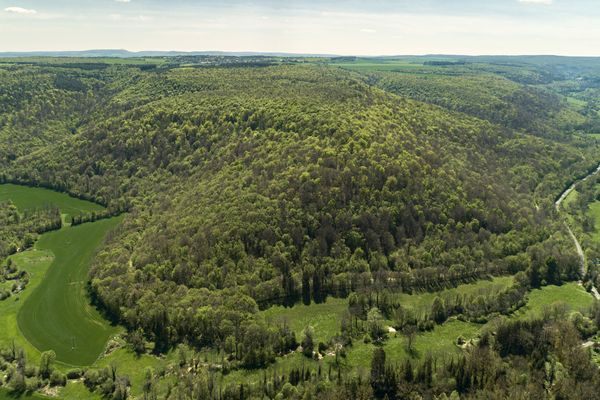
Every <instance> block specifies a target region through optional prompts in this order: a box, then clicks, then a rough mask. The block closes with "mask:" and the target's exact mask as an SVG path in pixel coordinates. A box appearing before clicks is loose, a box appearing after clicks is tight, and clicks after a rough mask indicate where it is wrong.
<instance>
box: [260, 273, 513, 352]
mask: <svg viewBox="0 0 600 400" xmlns="http://www.w3.org/2000/svg"><path fill="white" fill-rule="evenodd" d="M512 283H513V277H512V276H507V277H497V278H493V279H491V280H481V281H477V282H474V283H470V284H465V285H460V286H458V287H457V288H452V289H447V290H442V291H440V292H432V293H429V292H423V293H416V294H406V293H400V294H398V295H397V296H398V297H399V300H400V303H401V304H402V306H403V307H406V308H410V309H414V310H415V311H421V310H423V311H424V310H427V311H428V310H429V308H430V307H431V304H432V303H433V300H434V299H435V298H436V297H437V296H439V297H441V298H447V297H452V296H456V295H457V294H462V295H472V296H477V295H478V294H484V293H487V294H489V293H493V292H497V291H500V290H503V289H506V288H507V287H509V286H510V285H512ZM347 309H348V300H347V299H334V298H331V297H330V298H328V299H327V302H326V303H323V304H311V305H310V306H305V305H296V306H294V307H292V308H285V307H282V306H275V307H271V308H269V309H268V310H265V311H263V312H262V313H263V315H264V316H265V318H266V319H267V320H268V321H271V322H272V323H277V324H281V323H285V324H287V325H288V326H289V327H290V328H291V329H292V330H293V331H294V332H295V333H296V337H297V338H298V340H300V339H301V338H302V331H303V330H304V328H305V327H307V326H309V325H310V326H312V327H313V328H314V330H315V338H316V340H317V342H319V341H321V342H327V341H328V340H329V339H330V338H331V337H333V336H335V335H337V334H338V333H339V331H340V321H341V318H342V315H343V314H344V313H345V312H346V311H347Z"/></svg>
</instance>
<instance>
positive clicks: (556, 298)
mask: <svg viewBox="0 0 600 400" xmlns="http://www.w3.org/2000/svg"><path fill="white" fill-rule="evenodd" d="M593 301H594V298H593V297H592V295H591V294H589V293H588V292H586V291H585V290H584V289H583V288H582V287H581V286H579V285H578V284H577V283H574V282H571V283H566V284H564V285H562V286H545V287H543V288H541V289H537V290H533V291H532V292H531V293H530V294H529V299H528V301H527V305H525V306H524V307H523V308H521V309H520V310H519V311H518V312H517V313H515V315H514V316H515V317H516V318H535V317H540V316H541V315H542V314H543V312H544V309H545V308H547V307H549V306H551V305H552V304H557V303H564V304H566V305H567V306H568V307H569V309H570V310H572V311H579V310H585V309H587V308H589V307H590V306H591V305H592V303H593Z"/></svg>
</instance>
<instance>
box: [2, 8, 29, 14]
mask: <svg viewBox="0 0 600 400" xmlns="http://www.w3.org/2000/svg"><path fill="white" fill-rule="evenodd" d="M4 11H6V12H9V13H14V14H37V11H36V10H33V9H27V8H23V7H7V8H5V9H4Z"/></svg>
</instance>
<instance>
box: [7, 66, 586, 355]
mask: <svg viewBox="0 0 600 400" xmlns="http://www.w3.org/2000/svg"><path fill="white" fill-rule="evenodd" d="M274 64H279V63H274ZM396 79H398V78H397V77H394V80H396ZM481 79H486V78H485V77H484V76H482V77H481ZM490 79H497V78H490ZM430 83H431V88H430V89H427V90H430V92H424V94H423V96H425V98H423V99H422V100H428V99H429V97H428V96H431V93H444V91H445V90H447V89H445V88H444V87H443V85H437V86H436V83H435V81H432V82H430ZM515 85H517V84H516V83H515ZM379 86H382V87H383V88H384V89H389V90H390V91H389V92H388V91H385V90H382V89H381V88H379V87H377V86H374V85H371V84H370V82H369V79H368V77H366V75H364V74H361V73H360V72H354V71H345V70H343V69H340V68H338V67H336V66H328V65H322V64H316V63H301V64H300V63H298V64H295V63H291V62H286V63H283V64H281V65H262V66H260V67H259V66H252V65H251V64H250V65H245V66H243V67H240V66H236V65H228V66H227V67H226V68H223V67H219V66H218V65H210V66H207V67H203V68H198V67H185V66H169V67H159V68H155V67H152V68H150V67H144V66H140V65H135V64H134V65H128V64H127V63H124V64H122V65H121V64H120V63H115V64H113V63H104V62H99V61H98V62H96V63H90V62H88V61H80V62H79V63H77V62H73V61H69V62H62V61H57V63H56V64H53V63H52V62H48V61H47V60H45V61H44V62H43V63H36V62H32V63H30V64H23V65H21V64H11V63H6V64H2V65H0V99H1V100H0V101H1V102H2V104H3V105H5V106H4V107H2V109H1V111H0V139H1V140H0V143H2V146H0V152H1V153H0V160H1V166H2V168H3V175H4V179H6V180H12V181H19V182H24V183H29V184H36V185H47V186H51V187H54V188H57V189H60V190H65V191H68V192H70V193H73V194H76V195H79V196H83V197H89V198H93V199H96V201H99V202H101V203H103V204H107V205H108V206H109V209H111V210H119V211H123V210H126V211H128V215H127V217H126V218H125V222H124V223H123V225H122V226H121V227H120V228H119V229H118V231H116V232H115V233H114V234H113V235H112V239H111V240H110V241H109V242H108V243H107V244H106V245H105V246H104V248H103V249H102V250H101V251H100V252H99V254H98V255H97V257H96V262H95V265H94V267H93V270H92V271H91V275H90V277H91V290H92V293H93V295H94V298H95V300H96V301H97V302H98V303H99V304H101V305H102V307H104V309H105V310H106V311H107V313H108V315H110V316H111V317H112V318H114V319H116V320H119V321H121V322H123V323H124V324H125V325H126V326H127V327H129V328H131V329H136V328H140V329H142V332H143V333H144V334H145V335H146V336H147V337H148V338H150V339H152V340H154V341H156V342H157V345H158V348H161V349H166V348H168V347H169V346H171V345H172V344H174V343H177V342H180V341H182V340H188V341H190V342H194V343H197V344H202V345H215V344H217V343H221V342H222V341H223V340H224V339H225V338H226V337H228V336H229V335H233V334H234V333H233V331H234V329H233V327H235V335H236V337H237V336H238V335H240V336H239V337H243V335H242V334H241V332H243V331H244V330H245V329H250V326H252V329H258V328H255V326H254V325H251V323H252V321H254V315H255V313H256V311H257V309H258V308H259V307H267V306H269V305H271V304H275V303H283V304H287V305H293V304H294V303H296V302H299V301H304V302H305V303H308V302H311V301H316V302H320V301H323V299H324V297H326V296H328V295H334V296H346V295H347V294H348V293H349V292H350V291H353V290H356V289H358V288H361V287H364V286H370V285H375V284H378V285H384V286H385V285H394V286H396V287H399V288H402V289H403V290H406V291H410V290H413V289H433V288H439V287H440V286H451V285H456V284H458V283H460V282H467V281H471V280H473V279H476V278H478V277H482V276H486V275H488V274H503V273H516V272H518V271H525V270H527V269H528V268H529V266H530V265H531V264H532V263H538V262H540V260H545V259H546V258H547V257H548V256H550V255H552V256H554V257H555V258H556V259H558V260H559V261H560V266H561V270H560V277H561V279H575V278H577V274H578V270H577V258H576V255H575V254H574V251H573V250H572V249H571V247H570V243H569V242H568V241H566V240H563V238H562V237H561V236H556V235H554V234H555V232H556V231H557V229H556V227H555V226H553V225H554V224H555V222H554V220H555V218H554V215H553V212H554V211H553V208H552V207H551V204H552V201H553V198H554V196H556V194H557V193H558V192H559V191H560V188H562V187H563V186H564V185H565V184H566V183H568V182H569V181H570V180H572V179H573V178H574V177H576V176H578V175H581V174H583V173H584V172H585V171H586V170H588V169H589V168H590V167H592V166H593V165H596V164H597V156H595V155H594V153H595V151H596V150H597V145H596V142H595V140H593V139H585V138H582V137H580V136H577V135H575V136H572V135H571V134H570V132H562V133H561V134H560V135H558V137H557V135H541V134H540V132H539V131H538V128H539V125H537V124H536V125H535V126H530V125H529V124H527V123H520V122H519V121H521V120H520V119H519V118H517V119H516V121H517V122H519V123H518V125H515V126H513V124H512V123H509V124H497V122H498V121H497V120H496V118H495V117H491V118H484V117H485V115H480V114H479V113H478V112H468V111H469V110H468V109H462V108H461V107H454V106H450V105H448V104H447V103H446V102H444V101H433V100H431V99H429V100H431V101H428V102H429V103H435V104H437V105H430V104H426V103H422V102H419V101H416V100H411V99H409V98H408V97H411V96H407V93H406V92H405V91H404V90H396V89H394V88H393V87H390V88H388V87H387V86H388V85H382V84H379ZM417 86H419V87H420V86H421V85H420V84H417ZM491 87H493V84H492V85H491ZM392 89H394V90H392ZM515 90H516V92H517V93H525V94H526V96H525V95H523V96H521V95H519V96H520V97H519V99H520V101H522V102H525V104H526V105H527V104H530V103H531V104H532V106H531V107H532V110H533V111H532V114H531V115H534V114H535V111H536V110H538V109H539V108H540V107H544V105H545V104H546V103H547V99H546V97H544V96H545V95H544V94H543V93H541V92H539V91H536V90H529V89H528V88H527V87H526V86H519V87H518V89H515ZM392 92H394V93H392ZM464 93H465V94H464V95H462V96H461V97H465V96H467V97H468V96H470V95H472V94H474V93H476V91H474V90H470V91H466V92H464ZM403 96H405V97H403ZM552 96H556V98H557V99H560V98H559V97H558V95H552ZM412 97H415V96H412ZM496 97H497V100H496V101H498V102H501V105H500V107H499V108H498V109H500V110H509V111H510V109H511V107H513V105H514V97H511V96H496ZM553 99H554V97H553ZM463 100H464V104H466V106H465V107H470V106H469V104H476V103H477V102H478V100H477V99H476V98H475V99H471V98H464V99H463ZM453 101H458V100H453ZM553 101H554V100H553ZM444 107H447V109H446V108H444ZM494 109H496V108H494ZM504 112H505V111H501V115H503V114H502V113H504ZM506 112H508V111H506ZM468 114H471V115H475V116H469V115H468ZM573 115H575V116H576V117H577V118H575V119H576V120H577V119H578V118H581V119H583V117H582V116H581V114H580V113H578V112H577V110H575V109H572V108H569V106H568V105H565V104H563V103H560V102H559V105H558V106H556V107H554V108H552V107H551V108H550V109H549V110H547V112H546V113H545V114H543V115H542V118H540V120H542V119H544V118H547V119H548V121H550V122H548V121H546V124H547V125H548V126H550V125H553V124H554V122H555V120H556V119H561V118H562V116H567V117H568V116H573ZM477 116H478V117H480V118H477ZM523 118H525V120H526V121H527V120H528V119H527V116H525V117H523ZM576 122H577V121H576ZM575 125H576V124H565V125H564V126H565V128H566V127H571V128H572V129H575ZM528 249H529V250H528ZM534 250H535V251H534ZM204 306H211V308H205V307H204ZM260 329H264V330H268V329H270V328H268V327H266V326H263V325H260Z"/></svg>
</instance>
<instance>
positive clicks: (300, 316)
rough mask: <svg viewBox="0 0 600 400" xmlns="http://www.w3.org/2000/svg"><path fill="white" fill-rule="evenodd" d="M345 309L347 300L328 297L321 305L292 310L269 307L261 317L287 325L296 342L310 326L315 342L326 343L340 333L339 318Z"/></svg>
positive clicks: (296, 307)
mask: <svg viewBox="0 0 600 400" xmlns="http://www.w3.org/2000/svg"><path fill="white" fill-rule="evenodd" d="M347 309H348V300H347V299H334V298H331V297H330V298H328V299H327V302H325V303H323V304H311V305H310V306H305V305H296V306H294V307H292V308H285V307H282V306H275V307H271V308H269V309H268V310H265V311H263V315H264V316H265V318H266V319H267V320H268V321H271V322H273V323H277V324H281V323H285V324H287V325H288V326H289V327H290V329H292V330H293V331H294V332H295V333H296V337H297V338H298V340H300V338H302V331H303V330H304V328H305V327H307V326H309V325H310V326H312V327H313V328H314V329H315V338H316V340H317V341H322V342H326V341H328V340H329V339H330V338H331V337H332V336H335V335H336V334H337V333H338V332H339V331H340V321H341V317H342V315H343V314H344V312H345V311H346V310H347Z"/></svg>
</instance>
